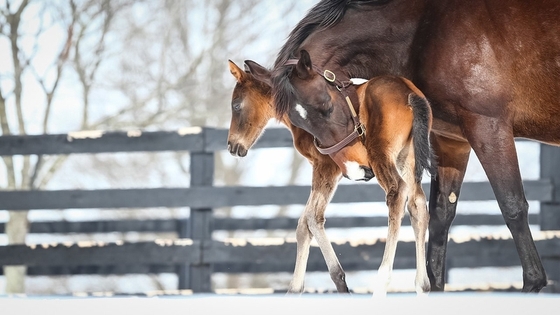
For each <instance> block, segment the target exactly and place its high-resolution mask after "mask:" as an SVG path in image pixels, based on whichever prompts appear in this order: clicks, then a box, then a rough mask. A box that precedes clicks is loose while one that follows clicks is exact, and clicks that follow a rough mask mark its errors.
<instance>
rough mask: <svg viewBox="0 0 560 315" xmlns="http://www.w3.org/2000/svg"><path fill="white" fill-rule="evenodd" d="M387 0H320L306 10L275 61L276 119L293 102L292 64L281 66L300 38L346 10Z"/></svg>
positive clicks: (291, 55)
mask: <svg viewBox="0 0 560 315" xmlns="http://www.w3.org/2000/svg"><path fill="white" fill-rule="evenodd" d="M387 2H389V0H330V1H326V0H323V1H320V2H319V3H317V4H316V5H315V6H314V7H312V8H311V9H310V10H309V11H308V13H307V15H306V16H305V17H304V18H303V19H301V20H300V21H299V23H298V24H297V25H296V26H295V27H294V29H293V30H292V31H291V32H290V35H289V36H288V40H287V41H286V43H285V44H284V45H283V46H282V48H281V49H280V52H279V53H278V56H277V58H276V61H275V62H274V67H273V69H275V70H274V73H273V75H272V87H273V91H272V94H273V99H274V103H275V109H276V117H277V118H278V119H280V117H283V116H284V114H286V113H287V111H288V108H289V107H290V104H293V103H295V102H296V92H295V90H294V87H293V86H292V84H291V83H290V75H291V73H292V67H284V66H283V65H284V63H285V62H286V61H287V60H288V59H292V58H296V56H295V55H294V53H293V52H294V51H297V49H298V47H300V45H301V44H302V43H303V41H304V40H305V39H306V38H307V37H309V35H310V34H312V33H314V32H316V31H319V30H322V29H327V28H329V27H331V26H334V25H335V24H337V23H338V22H339V21H340V20H341V19H342V17H343V16H344V14H345V13H346V11H347V10H348V9H364V7H367V6H378V5H383V4H386V3H387Z"/></svg>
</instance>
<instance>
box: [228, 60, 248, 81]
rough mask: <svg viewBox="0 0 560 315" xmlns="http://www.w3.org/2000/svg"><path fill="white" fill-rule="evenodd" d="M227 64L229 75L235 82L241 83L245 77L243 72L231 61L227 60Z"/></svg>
mask: <svg viewBox="0 0 560 315" xmlns="http://www.w3.org/2000/svg"><path fill="white" fill-rule="evenodd" d="M228 64H229V72H231V74H232V75H233V76H234V77H235V79H236V80H237V82H239V83H241V81H242V80H243V78H244V76H245V72H244V71H243V70H241V68H239V67H238V66H237V65H236V64H235V63H234V62H233V61H231V60H228Z"/></svg>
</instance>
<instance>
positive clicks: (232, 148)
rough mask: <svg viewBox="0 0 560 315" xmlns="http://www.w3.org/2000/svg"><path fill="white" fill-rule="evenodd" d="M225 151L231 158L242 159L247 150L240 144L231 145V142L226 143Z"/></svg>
mask: <svg viewBox="0 0 560 315" xmlns="http://www.w3.org/2000/svg"><path fill="white" fill-rule="evenodd" d="M227 149H228V151H229V153H230V154H231V155H233V156H237V157H244V156H246V155H247V149H245V147H244V146H243V145H241V144H240V143H232V142H231V141H228V144H227Z"/></svg>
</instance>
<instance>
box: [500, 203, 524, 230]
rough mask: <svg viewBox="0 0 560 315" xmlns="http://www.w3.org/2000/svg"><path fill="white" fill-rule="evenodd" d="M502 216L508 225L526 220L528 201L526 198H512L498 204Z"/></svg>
mask: <svg viewBox="0 0 560 315" xmlns="http://www.w3.org/2000/svg"><path fill="white" fill-rule="evenodd" d="M500 209H501V211H502V216H503V217H504V220H505V221H506V224H507V225H508V226H510V225H516V224H519V223H522V222H525V221H527V214H528V212H529V203H528V202H527V200H526V199H523V200H514V201H511V202H506V203H504V204H502V205H500Z"/></svg>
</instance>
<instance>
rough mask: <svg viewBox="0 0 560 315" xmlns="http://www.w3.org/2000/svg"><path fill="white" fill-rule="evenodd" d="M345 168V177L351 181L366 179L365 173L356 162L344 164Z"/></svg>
mask: <svg viewBox="0 0 560 315" xmlns="http://www.w3.org/2000/svg"><path fill="white" fill-rule="evenodd" d="M344 166H346V176H348V178H349V179H351V180H362V179H364V178H365V177H366V171H364V169H363V168H361V167H360V164H358V163H357V162H351V161H348V162H344Z"/></svg>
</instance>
